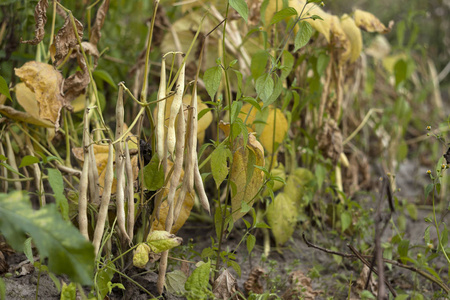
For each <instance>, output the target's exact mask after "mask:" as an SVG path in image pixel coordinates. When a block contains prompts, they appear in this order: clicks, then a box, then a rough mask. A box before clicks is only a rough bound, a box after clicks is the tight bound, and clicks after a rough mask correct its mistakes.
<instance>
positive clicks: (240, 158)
mask: <svg viewBox="0 0 450 300" xmlns="http://www.w3.org/2000/svg"><path fill="white" fill-rule="evenodd" d="M234 146H235V149H236V151H235V152H234V155H233V164H232V168H231V171H230V179H231V181H232V182H233V183H234V184H235V185H236V193H235V194H232V196H231V208H232V210H233V220H234V221H236V220H238V219H240V218H241V217H242V216H244V215H245V214H246V213H247V212H242V211H241V206H242V203H243V202H246V203H247V205H248V206H252V205H253V203H254V202H255V199H256V197H255V196H256V194H257V193H258V191H259V190H260V188H261V186H262V184H263V181H264V172H263V171H261V170H260V169H258V168H255V167H253V166H252V165H251V164H250V163H249V158H250V155H252V156H254V162H253V165H257V166H260V167H264V164H265V162H264V149H263V147H262V145H261V144H260V143H259V142H258V141H257V140H256V138H255V136H254V135H252V134H249V135H248V142H247V147H244V139H243V138H242V136H240V137H238V138H236V140H235V144H234ZM250 172H253V174H251V173H250ZM250 175H252V176H251V177H250Z"/></svg>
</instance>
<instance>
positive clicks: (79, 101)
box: [70, 94, 86, 113]
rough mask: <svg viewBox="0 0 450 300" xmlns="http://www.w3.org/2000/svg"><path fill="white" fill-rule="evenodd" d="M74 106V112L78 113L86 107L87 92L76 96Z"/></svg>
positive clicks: (72, 103)
mask: <svg viewBox="0 0 450 300" xmlns="http://www.w3.org/2000/svg"><path fill="white" fill-rule="evenodd" d="M70 105H72V107H73V112H74V113H77V112H80V111H82V110H83V109H84V106H85V105H86V94H81V95H80V96H78V97H76V98H75V99H74V100H73V101H72V102H71V103H70Z"/></svg>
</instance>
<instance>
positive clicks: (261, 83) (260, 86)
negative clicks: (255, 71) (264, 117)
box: [255, 73, 274, 102]
mask: <svg viewBox="0 0 450 300" xmlns="http://www.w3.org/2000/svg"><path fill="white" fill-rule="evenodd" d="M273 86H274V82H273V79H272V76H271V75H270V74H269V73H265V74H263V75H261V76H260V77H259V78H258V79H256V84H255V89H256V94H257V95H258V97H259V98H261V100H262V101H263V102H266V101H267V100H268V99H269V97H270V96H271V95H272V93H273Z"/></svg>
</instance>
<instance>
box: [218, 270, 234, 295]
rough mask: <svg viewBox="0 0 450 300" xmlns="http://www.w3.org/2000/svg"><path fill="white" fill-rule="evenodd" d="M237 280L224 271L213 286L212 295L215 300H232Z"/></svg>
mask: <svg viewBox="0 0 450 300" xmlns="http://www.w3.org/2000/svg"><path fill="white" fill-rule="evenodd" d="M237 288H238V286H237V280H236V278H234V277H233V275H231V273H230V271H228V270H224V271H223V272H222V274H220V275H219V277H217V279H216V280H215V281H214V284H213V290H212V292H213V294H214V296H215V298H216V299H233V296H234V295H236V291H237Z"/></svg>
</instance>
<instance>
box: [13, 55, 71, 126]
mask: <svg viewBox="0 0 450 300" xmlns="http://www.w3.org/2000/svg"><path fill="white" fill-rule="evenodd" d="M15 73H16V75H17V76H18V77H20V79H22V81H23V82H24V83H25V84H26V85H27V87H28V88H30V90H31V91H33V92H34V93H35V95H36V100H37V102H38V103H39V117H40V118H42V119H47V120H50V121H51V122H52V123H54V125H55V129H58V128H59V117H60V113H61V108H62V107H63V106H67V105H66V101H65V100H64V97H63V95H62V94H61V86H62V82H63V77H62V75H61V73H59V71H58V70H56V69H55V68H54V67H53V66H52V65H48V64H44V63H41V62H36V61H30V62H27V63H25V64H24V65H23V66H22V67H21V68H18V69H15Z"/></svg>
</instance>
